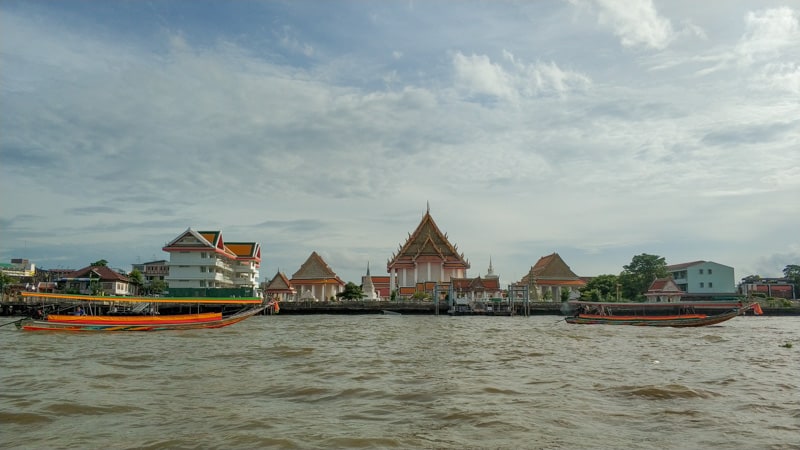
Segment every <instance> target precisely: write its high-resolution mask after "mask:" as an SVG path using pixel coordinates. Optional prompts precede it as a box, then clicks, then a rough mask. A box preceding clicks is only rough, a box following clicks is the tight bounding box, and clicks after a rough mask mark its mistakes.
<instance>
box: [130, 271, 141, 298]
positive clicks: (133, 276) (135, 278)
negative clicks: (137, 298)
mask: <svg viewBox="0 0 800 450" xmlns="http://www.w3.org/2000/svg"><path fill="white" fill-rule="evenodd" d="M128 278H130V280H131V284H133V285H134V286H136V290H137V294H138V293H139V289H141V287H142V285H143V284H144V275H142V272H140V271H139V269H133V270H131V273H129V274H128Z"/></svg>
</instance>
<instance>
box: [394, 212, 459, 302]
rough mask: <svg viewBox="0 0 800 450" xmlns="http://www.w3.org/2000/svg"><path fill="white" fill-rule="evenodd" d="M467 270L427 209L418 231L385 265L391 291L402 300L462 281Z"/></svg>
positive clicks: (409, 236) (411, 235) (456, 247)
mask: <svg viewBox="0 0 800 450" xmlns="http://www.w3.org/2000/svg"><path fill="white" fill-rule="evenodd" d="M469 267H470V265H469V261H468V260H466V259H465V258H464V254H463V253H459V252H458V246H456V245H453V244H451V243H450V241H449V240H448V238H447V234H446V233H442V231H441V230H440V229H439V227H438V226H437V225H436V222H434V220H433V217H431V208H430V205H428V208H427V210H426V211H425V215H424V216H422V220H421V221H420V223H419V225H418V226H417V229H416V230H414V232H413V233H411V234H409V235H408V239H407V240H406V242H405V243H404V244H403V245H401V246H400V247H399V249H398V250H397V253H395V254H393V255H392V257H391V258H390V259H389V261H388V262H387V263H386V270H387V272H389V285H390V288H391V290H393V291H394V290H397V291H398V293H399V294H400V295H401V296H408V295H413V294H414V292H417V291H429V290H430V289H429V288H430V287H431V286H432V285H435V284H439V283H449V282H450V280H451V279H453V278H465V277H466V274H467V269H469ZM420 286H421V288H420Z"/></svg>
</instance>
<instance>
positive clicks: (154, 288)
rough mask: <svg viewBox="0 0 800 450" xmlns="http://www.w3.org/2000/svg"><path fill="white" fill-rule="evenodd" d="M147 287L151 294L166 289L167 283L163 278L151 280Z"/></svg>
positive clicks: (159, 292)
mask: <svg viewBox="0 0 800 450" xmlns="http://www.w3.org/2000/svg"><path fill="white" fill-rule="evenodd" d="M149 289H150V293H151V294H161V293H162V292H164V291H166V290H167V283H166V282H165V281H164V280H153V281H151V282H150V288H149Z"/></svg>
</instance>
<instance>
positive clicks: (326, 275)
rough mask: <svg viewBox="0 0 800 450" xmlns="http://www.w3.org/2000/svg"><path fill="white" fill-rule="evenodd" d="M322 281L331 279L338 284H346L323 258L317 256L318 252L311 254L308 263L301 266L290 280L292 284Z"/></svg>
mask: <svg viewBox="0 0 800 450" xmlns="http://www.w3.org/2000/svg"><path fill="white" fill-rule="evenodd" d="M321 279H330V280H335V281H337V282H338V283H341V284H344V282H343V281H342V280H341V279H340V278H339V277H338V276H337V275H336V273H335V272H334V271H333V269H331V268H330V266H328V264H327V263H326V262H325V260H323V259H322V257H321V256H319V255H318V254H317V252H311V255H310V256H309V257H308V259H306V262H304V263H303V265H302V266H300V269H298V271H297V272H295V273H294V275H292V279H291V280H290V282H291V283H293V284H294V283H295V281H296V280H298V281H299V280H321Z"/></svg>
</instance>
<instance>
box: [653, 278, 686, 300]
mask: <svg viewBox="0 0 800 450" xmlns="http://www.w3.org/2000/svg"><path fill="white" fill-rule="evenodd" d="M684 293H685V292H683V291H682V290H681V288H679V287H678V285H677V284H676V283H675V280H673V279H672V277H667V278H656V279H655V280H653V282H652V283H650V287H649V288H648V289H647V292H645V293H644V296H645V297H647V302H648V303H674V302H679V301H681V297H683V294H684Z"/></svg>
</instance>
